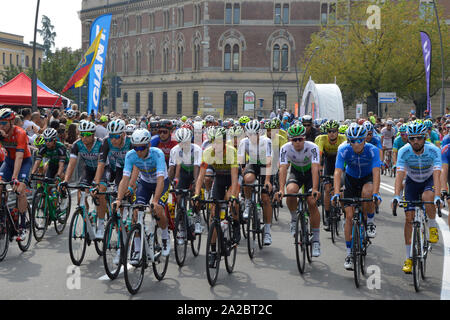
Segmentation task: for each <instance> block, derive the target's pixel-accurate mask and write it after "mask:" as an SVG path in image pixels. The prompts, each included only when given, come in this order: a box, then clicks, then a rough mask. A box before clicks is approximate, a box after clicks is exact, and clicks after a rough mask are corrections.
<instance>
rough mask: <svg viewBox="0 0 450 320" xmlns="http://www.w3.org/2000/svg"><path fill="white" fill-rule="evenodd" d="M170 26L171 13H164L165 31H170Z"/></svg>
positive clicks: (167, 11)
mask: <svg viewBox="0 0 450 320" xmlns="http://www.w3.org/2000/svg"><path fill="white" fill-rule="evenodd" d="M169 26H170V11H169V10H166V11H164V30H169Z"/></svg>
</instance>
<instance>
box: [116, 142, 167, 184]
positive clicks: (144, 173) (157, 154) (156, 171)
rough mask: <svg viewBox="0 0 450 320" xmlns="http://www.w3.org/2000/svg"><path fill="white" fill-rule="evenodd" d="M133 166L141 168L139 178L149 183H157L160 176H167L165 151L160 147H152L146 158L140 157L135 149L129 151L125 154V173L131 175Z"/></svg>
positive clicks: (127, 175)
mask: <svg viewBox="0 0 450 320" xmlns="http://www.w3.org/2000/svg"><path fill="white" fill-rule="evenodd" d="M133 166H136V167H137V168H138V169H139V171H140V174H139V178H140V179H142V180H143V181H145V182H147V183H157V179H158V177H164V179H166V178H167V167H166V161H165V159H164V153H163V152H162V151H161V150H160V149H158V148H150V149H149V152H148V155H147V157H146V158H145V159H142V158H139V156H138V155H137V153H136V151H135V150H130V151H128V153H127V155H126V156H125V166H124V168H123V175H124V176H126V177H130V176H131V172H132V171H133Z"/></svg>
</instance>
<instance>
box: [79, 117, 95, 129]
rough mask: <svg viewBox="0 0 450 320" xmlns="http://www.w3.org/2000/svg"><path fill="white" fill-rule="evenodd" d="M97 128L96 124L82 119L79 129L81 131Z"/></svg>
mask: <svg viewBox="0 0 450 320" xmlns="http://www.w3.org/2000/svg"><path fill="white" fill-rule="evenodd" d="M95 129H96V127H95V124H94V123H92V122H90V121H87V120H81V121H80V123H79V125H78V130H80V132H94V131H95Z"/></svg>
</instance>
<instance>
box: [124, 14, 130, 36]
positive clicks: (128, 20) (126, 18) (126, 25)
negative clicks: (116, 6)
mask: <svg viewBox="0 0 450 320" xmlns="http://www.w3.org/2000/svg"><path fill="white" fill-rule="evenodd" d="M124 24H125V26H124V28H125V35H128V32H129V28H130V18H128V17H125V21H124Z"/></svg>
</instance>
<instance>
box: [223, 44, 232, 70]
mask: <svg viewBox="0 0 450 320" xmlns="http://www.w3.org/2000/svg"><path fill="white" fill-rule="evenodd" d="M223 69H224V70H226V71H230V70H231V46H230V45H229V44H227V45H226V46H225V53H224V57H223Z"/></svg>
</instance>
